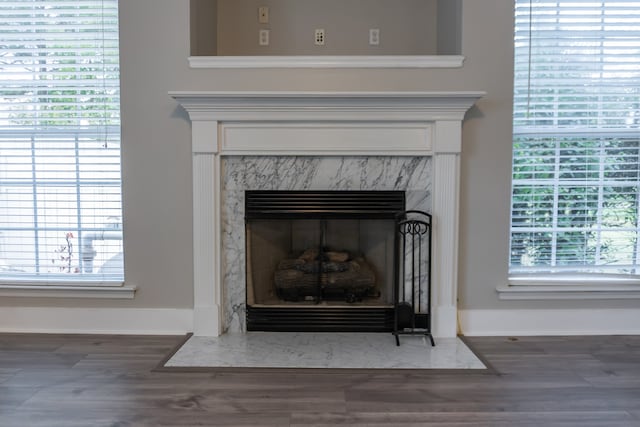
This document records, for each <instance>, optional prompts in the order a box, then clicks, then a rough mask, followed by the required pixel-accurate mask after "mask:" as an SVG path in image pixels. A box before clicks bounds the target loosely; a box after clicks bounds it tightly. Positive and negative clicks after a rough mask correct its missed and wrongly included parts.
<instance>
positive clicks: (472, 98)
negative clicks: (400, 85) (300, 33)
mask: <svg viewBox="0 0 640 427" xmlns="http://www.w3.org/2000/svg"><path fill="white" fill-rule="evenodd" d="M169 95H170V96H171V97H173V98H174V99H176V101H178V103H180V105H181V106H182V107H183V108H184V109H185V110H186V111H187V112H188V114H189V118H190V119H191V122H192V131H191V132H192V135H191V136H192V139H191V150H192V155H193V224H194V225H193V242H194V243H193V244H194V264H193V268H194V271H193V273H194V283H193V290H194V334H195V335H201V336H217V335H220V334H222V333H223V332H224V331H223V326H222V314H223V310H224V307H223V306H222V296H223V293H224V289H223V279H222V277H221V268H220V267H221V263H222V254H221V251H222V248H221V237H220V236H221V213H220V193H221V182H220V181H221V167H220V165H221V157H224V156H230V155H250V156H256V155H278V156H293V155H295V156H352V155H353V156H379V155H384V156H432V159H433V167H432V169H433V170H432V176H431V185H432V188H431V200H432V212H431V213H432V215H433V219H434V223H433V227H434V234H433V251H434V254H435V257H434V258H435V259H434V264H433V271H432V278H433V295H432V301H431V307H432V323H433V333H434V335H435V336H436V337H455V336H456V333H457V285H458V284H457V281H458V277H457V273H458V212H459V194H460V152H461V149H462V120H463V119H464V116H465V113H466V112H467V111H468V109H469V108H471V107H472V106H473V104H474V103H475V102H476V101H477V100H478V99H479V98H480V97H482V96H483V95H484V92H479V91H469V92H288V91H284V92H263V91H261V92H246V91H240V92H211V91H174V92H170V93H169Z"/></svg>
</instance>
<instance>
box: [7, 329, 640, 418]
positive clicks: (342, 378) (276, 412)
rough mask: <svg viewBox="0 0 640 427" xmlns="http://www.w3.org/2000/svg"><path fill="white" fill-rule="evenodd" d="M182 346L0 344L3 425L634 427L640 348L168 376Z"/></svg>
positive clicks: (631, 341)
mask: <svg viewBox="0 0 640 427" xmlns="http://www.w3.org/2000/svg"><path fill="white" fill-rule="evenodd" d="M182 339H183V337H149V336H144V337H140V336H136V337H133V336H77V335H35V334H34V335H27V334H0V426H3V427H4V426H20V427H31V426H47V427H49V426H65V427H67V426H184V425H194V426H195V425H212V426H214V425H224V426H301V427H303V426H304V427H310V426H340V425H353V426H492V427H494V426H532V427H533V426H536V427H537V426H545V427H550V426H581V427H585V426H586V427H590V426H598V427H601V426H604V427H612V426H640V337H638V336H627V337H521V338H506V337H500V338H467V341H468V342H469V343H470V344H471V345H472V346H473V347H474V349H475V350H476V351H477V352H478V353H479V354H480V355H481V356H482V357H483V358H484V359H485V360H486V361H488V362H489V363H490V364H491V365H492V366H493V368H494V371H490V372H482V373H479V372H472V371H469V372H460V371H456V372H443V371H437V372H428V371H427V372H424V373H416V372H400V371H398V372H391V371H384V372H375V373H372V372H359V371H348V372H346V373H336V372H335V371H332V372H323V371H312V372H309V371H306V370H293V371H282V370H280V371H266V372H265V371H263V372H256V371H244V372H166V371H164V372H163V371H161V370H160V371H159V370H155V369H154V368H156V366H157V365H158V363H159V362H160V361H161V360H162V359H163V357H164V356H166V355H167V354H168V353H169V352H170V351H171V349H172V348H174V347H175V346H176V345H177V344H178V343H179V342H181V341H182Z"/></svg>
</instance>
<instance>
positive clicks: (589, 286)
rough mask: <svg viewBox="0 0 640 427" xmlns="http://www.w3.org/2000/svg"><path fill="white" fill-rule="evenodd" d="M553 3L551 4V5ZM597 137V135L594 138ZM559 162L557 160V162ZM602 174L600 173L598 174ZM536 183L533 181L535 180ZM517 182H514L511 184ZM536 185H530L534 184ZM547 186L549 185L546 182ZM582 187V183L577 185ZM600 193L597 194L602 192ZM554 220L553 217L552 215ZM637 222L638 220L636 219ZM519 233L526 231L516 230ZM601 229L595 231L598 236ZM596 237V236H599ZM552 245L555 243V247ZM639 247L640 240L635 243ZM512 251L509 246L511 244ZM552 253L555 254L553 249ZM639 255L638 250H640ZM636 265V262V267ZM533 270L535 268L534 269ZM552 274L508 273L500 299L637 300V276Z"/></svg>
mask: <svg viewBox="0 0 640 427" xmlns="http://www.w3.org/2000/svg"><path fill="white" fill-rule="evenodd" d="M551 3H553V2H551ZM550 131H551V132H553V135H554V136H559V137H563V136H582V135H583V134H587V132H584V131H581V130H575V129H569V130H567V129H551V130H550ZM638 133H639V130H638V129H612V130H611V132H609V131H605V132H603V134H602V136H604V137H610V136H617V137H625V136H632V137H637V136H638ZM542 135H544V131H542V132H541V131H540V129H535V128H532V129H530V130H527V128H525V127H522V126H520V127H518V128H517V130H516V129H514V140H515V138H517V137H519V136H524V137H527V136H542ZM588 136H589V137H593V136H594V133H593V132H588ZM596 136H597V135H596ZM557 162H558V160H556V163H557ZM601 175H602V174H601ZM534 181H535V180H534ZM556 181H557V182H554V183H553V184H552V185H553V186H554V188H555V189H556V190H555V192H554V204H556V203H557V200H558V195H557V189H558V188H559V181H558V180H557V179H556ZM515 183H516V180H515V179H514V184H515ZM536 183H537V182H535V183H534V182H531V184H536ZM519 184H526V182H520V183H519ZM545 184H546V185H547V186H548V185H549V182H547V183H545ZM580 184H581V185H585V183H584V181H583V182H581V183H580ZM627 184H628V185H637V182H636V181H633V182H630V183H627ZM615 185H616V186H624V185H625V182H624V181H616V183H615ZM597 186H598V187H600V188H601V189H602V187H604V186H605V184H604V183H603V182H602V181H600V180H599V182H598V184H597ZM601 192H602V191H600V193H601ZM598 203H602V194H599V195H598ZM554 218H555V216H554ZM638 221H640V218H639V219H638ZM553 224H554V225H553V226H552V227H550V228H547V229H545V230H544V231H545V232H549V233H552V235H553V236H555V235H556V233H557V232H558V231H559V229H558V228H557V227H556V219H554V223H553ZM518 231H526V230H524V229H519V230H518ZM599 232H600V230H599V229H598V233H599ZM598 235H599V234H598ZM554 245H555V244H554ZM638 245H640V239H639V241H638ZM510 249H511V245H510ZM552 252H555V246H554V249H553V250H552ZM639 253H640V251H639ZM554 255H555V254H554V253H552V254H551V256H552V261H553V259H554ZM637 264H638V263H637V262H636V265H637ZM534 270H535V269H534ZM552 270H553V272H548V273H544V272H539V273H536V272H535V271H533V272H530V273H527V272H526V269H525V268H523V269H520V270H519V271H518V270H515V269H514V270H512V271H510V274H509V280H508V283H507V285H506V286H499V287H498V288H497V291H498V295H499V298H500V299H504V300H513V299H525V300H526V299H629V298H640V276H639V275H635V274H628V275H623V274H607V273H606V272H604V273H598V274H589V273H575V272H570V271H569V272H563V271H562V268H553V269H552Z"/></svg>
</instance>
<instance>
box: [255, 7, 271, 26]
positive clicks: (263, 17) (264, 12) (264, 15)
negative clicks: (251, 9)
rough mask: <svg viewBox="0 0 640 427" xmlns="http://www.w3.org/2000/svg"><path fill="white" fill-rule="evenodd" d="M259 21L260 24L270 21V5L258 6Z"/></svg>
mask: <svg viewBox="0 0 640 427" xmlns="http://www.w3.org/2000/svg"><path fill="white" fill-rule="evenodd" d="M258 22H259V23H260V24H268V23H269V7H268V6H261V7H259V8H258Z"/></svg>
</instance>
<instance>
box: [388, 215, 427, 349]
mask: <svg viewBox="0 0 640 427" xmlns="http://www.w3.org/2000/svg"><path fill="white" fill-rule="evenodd" d="M431 229H432V217H431V215H430V214H428V213H426V212H423V211H416V210H410V211H405V212H402V213H400V214H398V215H397V216H396V235H395V240H396V250H395V267H396V268H395V271H396V276H395V284H394V324H393V335H394V336H395V338H396V345H398V346H399V345H400V335H424V336H425V337H428V338H429V341H430V342H431V345H432V346H435V345H436V344H435V341H434V340H433V336H432V335H431Z"/></svg>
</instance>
